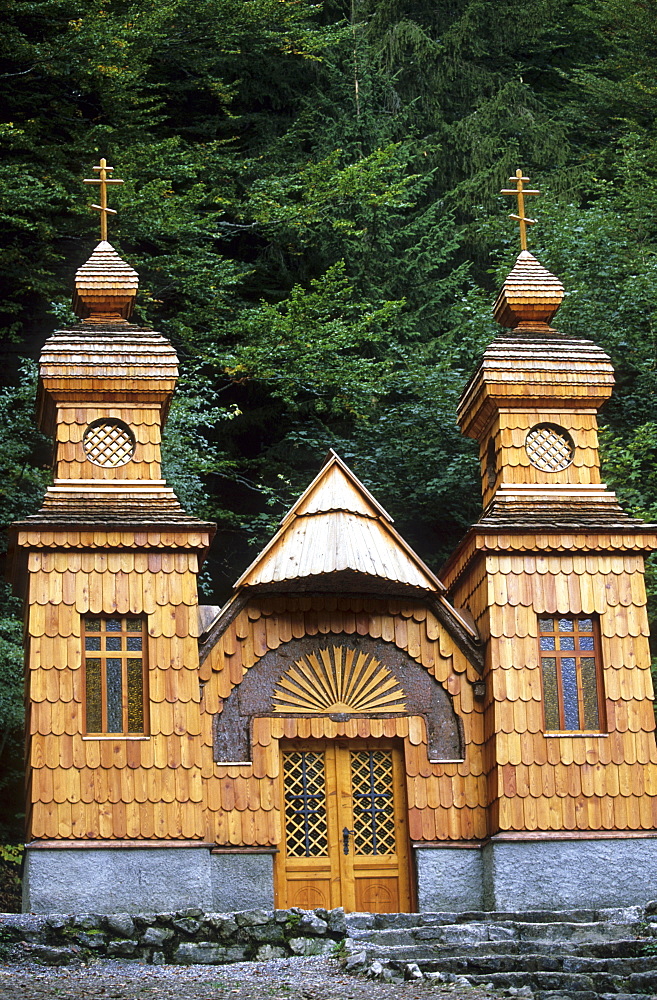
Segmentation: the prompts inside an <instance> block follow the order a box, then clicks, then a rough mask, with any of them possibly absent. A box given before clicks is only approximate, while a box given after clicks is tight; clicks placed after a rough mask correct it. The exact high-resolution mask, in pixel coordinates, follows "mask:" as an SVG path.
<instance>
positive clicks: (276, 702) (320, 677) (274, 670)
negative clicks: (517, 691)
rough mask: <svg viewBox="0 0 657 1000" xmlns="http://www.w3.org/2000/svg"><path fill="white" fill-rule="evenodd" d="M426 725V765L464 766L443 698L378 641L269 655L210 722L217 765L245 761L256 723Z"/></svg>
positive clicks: (359, 639) (299, 642) (407, 660)
mask: <svg viewBox="0 0 657 1000" xmlns="http://www.w3.org/2000/svg"><path fill="white" fill-rule="evenodd" d="M280 715H285V716H296V717H303V718H315V717H318V716H328V717H329V718H331V719H334V720H339V721H343V720H345V719H351V718H364V717H365V718H373V719H386V718H391V717H399V716H404V715H415V716H418V715H419V716H422V717H423V718H424V720H425V724H426V729H427V740H428V747H427V751H428V756H429V759H430V760H462V759H463V735H462V726H461V724H460V720H459V718H458V716H457V715H456V713H455V711H454V708H453V705H452V700H451V698H450V696H449V694H448V693H447V691H446V690H445V689H444V688H443V687H442V686H441V685H440V684H439V683H438V681H436V679H435V678H434V677H432V675H431V674H430V673H429V672H428V671H427V670H426V668H425V667H422V666H421V665H420V664H419V663H417V662H416V661H415V660H413V659H412V658H411V657H410V656H409V655H408V653H405V652H404V651H403V650H401V649H399V648H398V647H397V646H395V645H394V644H393V643H389V642H385V641H384V640H383V639H379V640H377V639H371V638H368V637H365V636H346V635H343V634H331V633H329V634H328V635H313V636H306V637H304V638H303V639H295V640H292V641H291V642H287V643H284V644H283V645H281V646H279V647H278V649H272V650H270V651H269V652H268V653H265V655H264V656H263V657H262V658H261V659H260V660H259V661H258V663H256V664H255V665H254V666H253V667H251V669H250V670H249V671H247V673H246V675H245V677H244V679H243V680H242V682H241V684H239V685H238V686H236V687H235V688H233V690H232V692H231V694H230V695H229V697H228V698H227V699H226V700H225V701H224V706H223V711H222V712H220V713H218V714H217V715H215V717H214V720H213V744H214V760H215V761H216V763H218V764H221V763H236V762H248V761H250V760H251V740H250V733H251V721H252V719H253V718H254V717H259V716H280Z"/></svg>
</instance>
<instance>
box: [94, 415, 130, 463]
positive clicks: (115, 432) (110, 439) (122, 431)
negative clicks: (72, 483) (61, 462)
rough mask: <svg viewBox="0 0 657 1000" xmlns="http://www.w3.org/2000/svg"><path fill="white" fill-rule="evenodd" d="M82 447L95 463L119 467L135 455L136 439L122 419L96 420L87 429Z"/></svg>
mask: <svg viewBox="0 0 657 1000" xmlns="http://www.w3.org/2000/svg"><path fill="white" fill-rule="evenodd" d="M82 447H83V448H84V453H85V455H86V456H87V458H88V459H89V461H90V462H93V464H94V465H100V466H102V467H103V468H117V466H120V465H125V464H126V463H127V462H129V461H130V459H131V458H132V456H133V455H134V453H135V439H134V437H133V435H132V431H131V430H130V428H129V427H127V426H126V424H124V423H123V422H122V421H121V420H95V421H94V423H92V424H89V426H88V427H87V429H86V431H85V434H84V438H83V439H82Z"/></svg>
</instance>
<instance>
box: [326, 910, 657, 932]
mask: <svg viewBox="0 0 657 1000" xmlns="http://www.w3.org/2000/svg"><path fill="white" fill-rule="evenodd" d="M642 920H645V910H644V908H643V907H640V906H627V907H614V908H607V909H600V910H581V909H580V910H469V911H464V912H462V913H456V912H451V911H450V912H447V911H446V912H436V913H347V914H345V923H346V925H347V928H348V930H349V932H350V933H351V931H352V930H363V931H365V930H385V929H403V928H414V927H425V926H428V925H435V924H472V923H487V924H488V923H506V922H513V923H534V924H538V923H550V924H554V923H585V924H590V923H596V922H604V923H623V924H628V923H629V924H632V923H639V922H640V921H642Z"/></svg>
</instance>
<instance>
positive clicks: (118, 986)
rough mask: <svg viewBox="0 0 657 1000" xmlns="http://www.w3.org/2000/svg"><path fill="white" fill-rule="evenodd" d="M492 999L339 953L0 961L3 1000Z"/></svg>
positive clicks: (483, 992) (479, 992) (478, 990)
mask: <svg viewBox="0 0 657 1000" xmlns="http://www.w3.org/2000/svg"><path fill="white" fill-rule="evenodd" d="M429 996H431V997H432V998H434V1000H438V998H440V997H451V998H452V1000H466V998H467V1000H484V998H488V1000H491V992H490V990H486V989H485V988H481V987H474V986H473V987H463V986H461V985H452V986H447V985H444V984H438V985H436V986H433V985H431V984H430V983H428V982H426V981H424V982H421V981H420V982H408V983H402V984H398V985H392V984H386V983H380V982H373V981H372V980H369V979H366V978H364V977H363V976H351V975H347V974H345V973H344V972H343V970H342V968H341V966H340V964H339V963H338V961H337V960H336V959H334V958H281V959H277V960H275V961H270V962H239V963H236V964H235V965H219V966H218V965H215V966H207V965H192V966H179V965H160V966H157V965H141V964H139V963H137V962H126V961H117V960H112V959H107V960H101V961H98V962H94V963H93V964H91V965H79V966H75V967H73V966H68V967H63V968H51V967H46V966H43V965H37V964H35V963H33V962H25V963H19V964H8V965H0V998H2V1000H96V998H99V1000H336V998H339V1000H425V998H426V1000H428V997H429Z"/></svg>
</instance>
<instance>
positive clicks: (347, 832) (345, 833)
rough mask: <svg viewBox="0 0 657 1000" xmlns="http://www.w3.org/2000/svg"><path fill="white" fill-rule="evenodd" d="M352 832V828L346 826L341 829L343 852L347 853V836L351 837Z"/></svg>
mask: <svg viewBox="0 0 657 1000" xmlns="http://www.w3.org/2000/svg"><path fill="white" fill-rule="evenodd" d="M353 832H354V831H353V830H348V829H347V827H346V826H345V828H344V830H343V831H342V850H343V851H344V853H345V854H349V837H351V835H352V834H353Z"/></svg>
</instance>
